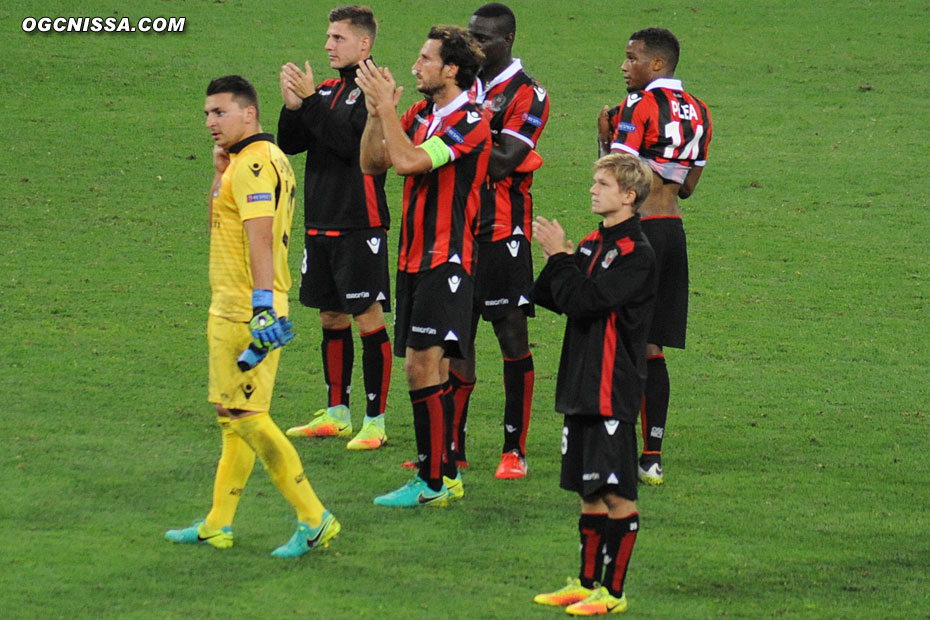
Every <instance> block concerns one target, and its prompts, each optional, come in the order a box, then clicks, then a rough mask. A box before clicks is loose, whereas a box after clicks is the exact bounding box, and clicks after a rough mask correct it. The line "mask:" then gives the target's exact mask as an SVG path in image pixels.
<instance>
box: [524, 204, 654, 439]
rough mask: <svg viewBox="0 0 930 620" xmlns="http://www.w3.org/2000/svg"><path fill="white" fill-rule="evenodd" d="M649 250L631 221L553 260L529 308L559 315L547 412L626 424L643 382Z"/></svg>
mask: <svg viewBox="0 0 930 620" xmlns="http://www.w3.org/2000/svg"><path fill="white" fill-rule="evenodd" d="M657 277H658V276H657V270H656V257H655V251H654V250H653V249H652V246H651V245H649V241H647V240H646V236H645V235H644V234H643V230H642V226H641V224H640V218H639V216H638V215H635V216H633V217H631V218H629V219H627V220H625V221H623V222H620V223H619V224H616V225H614V226H611V227H607V228H605V227H604V225H603V224H601V225H600V226H599V227H598V229H597V230H595V231H594V232H593V233H591V234H589V235H588V236H587V237H585V238H584V239H582V241H581V243H579V244H578V249H577V250H576V251H575V253H574V254H567V253H561V254H554V255H553V256H551V257H550V258H549V260H548V262H546V265H545V267H543V270H542V271H541V272H540V273H539V277H538V278H537V279H536V283H535V284H534V286H533V301H534V302H535V303H536V304H538V305H539V306H542V307H543V308H548V309H550V310H552V311H554V312H558V313H564V314H565V316H566V317H568V320H567V321H566V323H565V337H564V338H563V340H562V356H561V359H560V361H559V374H558V377H557V379H556V386H555V409H556V411H558V412H559V413H564V414H566V415H590V416H601V417H604V418H611V419H619V420H621V421H623V422H629V423H634V422H636V417H637V414H638V412H639V408H640V405H641V404H642V394H643V388H644V386H645V381H646V340H647V337H648V335H649V325H650V322H651V320H652V313H653V309H654V307H655V297H656V283H657Z"/></svg>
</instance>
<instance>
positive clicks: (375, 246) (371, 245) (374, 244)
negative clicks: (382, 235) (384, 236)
mask: <svg viewBox="0 0 930 620" xmlns="http://www.w3.org/2000/svg"><path fill="white" fill-rule="evenodd" d="M365 243H367V244H368V249H369V250H371V253H372V254H377V253H378V251H379V250H380V249H381V239H379V238H378V237H372V238H371V239H369V240H368V241H366V242H365Z"/></svg>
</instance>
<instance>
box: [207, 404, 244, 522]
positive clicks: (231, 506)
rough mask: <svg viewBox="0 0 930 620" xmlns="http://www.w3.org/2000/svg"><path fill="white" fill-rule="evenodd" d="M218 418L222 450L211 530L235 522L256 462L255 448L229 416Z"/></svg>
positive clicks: (211, 515)
mask: <svg viewBox="0 0 930 620" xmlns="http://www.w3.org/2000/svg"><path fill="white" fill-rule="evenodd" d="M216 421H217V422H219V425H220V428H221V433H222V436H223V452H222V453H221V454H220V462H219V463H218V464H217V466H216V478H215V479H214V480H213V507H212V508H211V509H210V512H209V513H208V514H207V518H206V520H205V525H206V526H207V527H208V528H210V529H212V530H218V529H220V528H223V527H226V526H227V525H232V522H233V517H234V516H235V515H236V508H237V507H238V506H239V499H240V498H241V497H242V490H243V489H244V488H245V483H246V482H248V480H249V476H250V475H251V474H252V467H253V466H254V465H255V450H253V449H252V448H251V447H250V446H249V444H247V443H246V442H245V441H244V440H243V439H242V437H240V436H239V435H238V434H237V433H236V432H235V431H234V430H233V429H232V428H230V425H229V418H228V417H225V416H219V417H217V419H216Z"/></svg>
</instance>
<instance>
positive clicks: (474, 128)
mask: <svg viewBox="0 0 930 620" xmlns="http://www.w3.org/2000/svg"><path fill="white" fill-rule="evenodd" d="M469 107H470V108H471V109H467V110H462V111H460V112H458V113H457V114H456V115H455V117H454V119H449V121H450V122H449V124H448V125H446V126H445V127H444V128H443V130H442V133H441V134H440V136H439V137H440V139H442V141H443V142H444V143H445V144H446V146H448V147H449V150H450V151H451V153H452V159H453V161H454V160H456V159H458V158H460V157H463V156H465V155H468V154H469V153H471V152H472V151H475V150H478V151H480V150H481V149H483V148H484V147H485V143H486V142H487V141H488V139H489V138H490V136H491V126H490V125H489V124H488V121H487V119H485V118H484V115H483V114H481V112H479V111H478V110H476V109H474V107H473V106H469Z"/></svg>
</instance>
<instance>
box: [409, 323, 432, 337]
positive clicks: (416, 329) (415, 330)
mask: <svg viewBox="0 0 930 620" xmlns="http://www.w3.org/2000/svg"><path fill="white" fill-rule="evenodd" d="M410 331H412V332H413V333H415V334H427V335H428V336H435V335H436V333H437V332H436V328H435V327H420V326H419V325H411V326H410Z"/></svg>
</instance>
